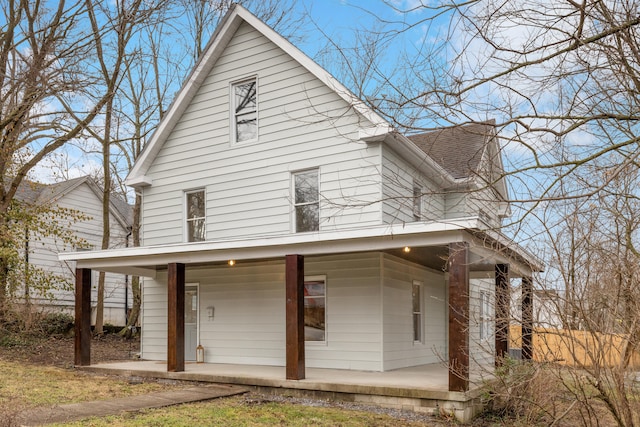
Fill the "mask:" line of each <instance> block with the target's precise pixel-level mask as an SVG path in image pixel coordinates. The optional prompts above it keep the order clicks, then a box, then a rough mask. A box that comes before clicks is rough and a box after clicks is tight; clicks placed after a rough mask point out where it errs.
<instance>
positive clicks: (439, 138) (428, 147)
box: [408, 121, 495, 179]
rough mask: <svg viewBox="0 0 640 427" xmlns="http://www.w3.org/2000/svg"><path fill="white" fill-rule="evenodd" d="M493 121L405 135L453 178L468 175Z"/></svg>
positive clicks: (475, 170)
mask: <svg viewBox="0 0 640 427" xmlns="http://www.w3.org/2000/svg"><path fill="white" fill-rule="evenodd" d="M494 125H495V122H494V121H490V122H487V123H472V124H468V125H463V126H456V127H452V128H446V129H438V130H435V131H432V132H427V133H421V134H416V135H410V136H408V138H409V140H410V141H411V142H413V143H414V144H416V145H417V146H418V147H419V148H420V149H421V150H422V151H424V152H425V153H426V154H427V155H428V156H429V157H431V158H432V159H433V160H435V161H436V162H437V163H438V164H439V165H440V166H441V167H442V168H443V169H445V170H446V171H447V172H449V173H450V174H451V175H452V176H453V177H454V178H455V179H463V178H471V177H473V176H475V175H476V174H477V173H478V172H479V167H480V163H481V161H482V158H483V156H484V154H485V152H486V150H487V147H488V142H489V140H490V139H491V138H493V132H494V129H493V128H494Z"/></svg>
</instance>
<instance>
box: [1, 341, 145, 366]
mask: <svg viewBox="0 0 640 427" xmlns="http://www.w3.org/2000/svg"><path fill="white" fill-rule="evenodd" d="M73 348H74V339H73V336H64V337H60V336H53V337H48V338H40V339H32V340H29V342H28V343H25V344H23V345H16V346H12V347H0V360H8V361H16V362H23V363H24V362H27V363H34V364H39V365H49V366H57V367H61V368H70V367H73ZM139 351H140V340H139V338H138V337H135V338H132V339H125V338H122V337H120V336H119V335H117V334H106V335H103V336H101V337H95V338H94V339H92V340H91V363H99V362H111V361H117V360H131V359H133V358H135V355H136V354H137V353H138V352H139Z"/></svg>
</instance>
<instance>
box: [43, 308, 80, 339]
mask: <svg viewBox="0 0 640 427" xmlns="http://www.w3.org/2000/svg"><path fill="white" fill-rule="evenodd" d="M73 322H74V319H73V316H71V315H70V314H66V313H43V314H42V316H40V318H39V319H38V320H37V321H36V322H35V324H34V325H33V327H34V330H38V331H39V332H41V333H42V335H44V336H52V335H65V334H67V333H68V332H69V331H71V329H73Z"/></svg>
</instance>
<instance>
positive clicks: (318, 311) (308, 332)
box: [304, 276, 327, 341]
mask: <svg viewBox="0 0 640 427" xmlns="http://www.w3.org/2000/svg"><path fill="white" fill-rule="evenodd" d="M326 308H327V280H326V276H310V277H305V278H304V339H305V341H326V339H327V332H326V331H327V329H326V325H327V322H326V320H327V310H326Z"/></svg>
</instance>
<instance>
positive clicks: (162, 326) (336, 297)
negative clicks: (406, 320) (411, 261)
mask: <svg viewBox="0 0 640 427" xmlns="http://www.w3.org/2000/svg"><path fill="white" fill-rule="evenodd" d="M379 271H380V255H379V254H377V253H365V254H351V255H341V256H325V257H307V258H306V259H305V275H307V276H311V275H325V276H326V280H327V282H326V283H327V285H326V293H327V324H326V328H327V329H326V335H327V341H326V343H308V344H307V346H306V366H307V367H319V368H337V369H359V370H372V371H379V370H381V369H382V364H381V358H380V349H381V346H382V344H381V316H380V306H381V301H380V280H379V274H380V273H379ZM186 276H187V277H186V281H187V282H188V283H199V285H200V342H201V343H202V345H203V346H204V347H205V361H206V362H208V363H237V364H256V365H276V366H284V364H285V338H286V337H285V286H284V283H285V275H284V260H283V261H270V262H260V263H249V264H243V263H238V264H236V265H235V266H234V267H228V266H220V267H212V268H198V269H194V268H189V267H187V273H186ZM209 306H212V307H214V318H213V319H209V317H208V311H207V307H209ZM142 319H143V325H142V330H143V335H142V357H143V358H145V359H151V360H166V342H167V332H166V330H167V288H166V273H163V274H161V275H159V276H158V278H157V279H156V280H149V279H145V286H144V304H143V316H142Z"/></svg>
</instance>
